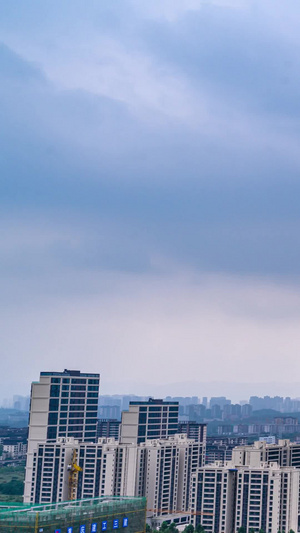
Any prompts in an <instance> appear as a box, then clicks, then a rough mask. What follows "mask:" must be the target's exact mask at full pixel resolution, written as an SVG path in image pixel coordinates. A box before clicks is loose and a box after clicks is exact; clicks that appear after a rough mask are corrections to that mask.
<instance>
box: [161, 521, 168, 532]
mask: <svg viewBox="0 0 300 533" xmlns="http://www.w3.org/2000/svg"><path fill="white" fill-rule="evenodd" d="M167 529H169V526H168V524H167V522H163V523H162V524H161V526H160V528H159V531H166V530H167Z"/></svg>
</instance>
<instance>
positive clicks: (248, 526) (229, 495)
mask: <svg viewBox="0 0 300 533" xmlns="http://www.w3.org/2000/svg"><path fill="white" fill-rule="evenodd" d="M298 502H299V470H297V469H296V468H291V467H280V466H278V464H277V463H270V464H267V463H261V464H260V465H256V466H251V465H248V466H236V465H235V464H234V463H233V462H229V463H225V464H224V466H223V464H222V463H215V464H214V465H206V466H204V467H202V468H200V469H198V470H197V472H196V473H195V474H193V475H192V495H191V511H192V513H195V514H192V519H193V524H194V526H197V525H198V524H199V523H201V524H202V526H203V527H204V529H205V531H206V532H207V533H238V531H240V528H243V530H244V531H247V532H248V531H251V530H253V531H264V532H265V533H278V531H289V530H290V529H293V530H294V531H297V528H298Z"/></svg>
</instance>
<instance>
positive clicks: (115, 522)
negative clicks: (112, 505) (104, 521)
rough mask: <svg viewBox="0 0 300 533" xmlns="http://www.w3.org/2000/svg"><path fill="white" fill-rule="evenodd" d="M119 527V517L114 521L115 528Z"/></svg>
mask: <svg viewBox="0 0 300 533" xmlns="http://www.w3.org/2000/svg"><path fill="white" fill-rule="evenodd" d="M118 527H119V520H118V518H116V519H115V520H114V521H113V529H118Z"/></svg>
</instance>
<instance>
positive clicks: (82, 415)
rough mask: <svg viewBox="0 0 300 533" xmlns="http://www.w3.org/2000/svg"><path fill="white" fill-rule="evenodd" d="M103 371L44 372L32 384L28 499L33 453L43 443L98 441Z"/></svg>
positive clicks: (26, 484)
mask: <svg viewBox="0 0 300 533" xmlns="http://www.w3.org/2000/svg"><path fill="white" fill-rule="evenodd" d="M99 381H100V376H99V374H84V373H81V372H79V371H77V370H65V371H64V372H41V374H40V380H39V382H36V383H32V387H31V400H30V416H29V432H28V448H27V461H26V475H25V487H24V502H25V503H28V502H30V501H31V479H32V469H33V454H34V451H35V450H36V449H37V446H38V444H39V443H46V442H47V443H51V442H54V443H55V442H56V441H57V439H58V438H67V437H74V438H76V439H80V440H82V441H94V442H95V440H96V432H97V409H98V397H99Z"/></svg>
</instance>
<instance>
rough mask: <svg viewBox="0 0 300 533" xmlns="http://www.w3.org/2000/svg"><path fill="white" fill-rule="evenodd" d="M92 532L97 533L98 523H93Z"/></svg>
mask: <svg viewBox="0 0 300 533" xmlns="http://www.w3.org/2000/svg"><path fill="white" fill-rule="evenodd" d="M91 533H97V523H96V522H95V523H94V524H92V525H91Z"/></svg>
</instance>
